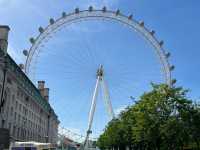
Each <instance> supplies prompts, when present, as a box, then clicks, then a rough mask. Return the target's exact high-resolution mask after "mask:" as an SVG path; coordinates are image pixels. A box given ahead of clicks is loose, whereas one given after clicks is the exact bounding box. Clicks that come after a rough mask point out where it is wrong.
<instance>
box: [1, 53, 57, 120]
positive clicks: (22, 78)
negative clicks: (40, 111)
mask: <svg viewBox="0 0 200 150" xmlns="http://www.w3.org/2000/svg"><path fill="white" fill-rule="evenodd" d="M1 54H3V51H1V50H0V55H1ZM6 62H7V68H8V69H9V70H10V71H12V72H14V73H15V77H16V79H17V82H18V83H19V85H20V86H21V87H22V88H23V89H24V90H25V91H26V92H27V93H28V94H29V95H31V96H32V97H33V100H35V101H36V102H37V103H38V104H40V105H41V106H42V107H43V108H44V109H45V110H46V111H47V112H49V113H51V114H52V115H54V117H55V118H58V117H57V115H56V114H55V112H54V110H53V108H52V107H51V105H50V104H49V103H48V102H47V101H46V100H45V99H44V98H43V97H42V95H41V94H40V92H39V90H38V88H37V87H36V86H35V85H34V84H33V82H32V81H31V80H30V79H29V78H28V77H27V75H26V74H25V73H24V72H23V71H22V70H21V68H20V67H19V66H18V65H17V64H16V62H15V61H14V60H13V59H12V57H11V56H10V55H9V54H7V55H6Z"/></svg>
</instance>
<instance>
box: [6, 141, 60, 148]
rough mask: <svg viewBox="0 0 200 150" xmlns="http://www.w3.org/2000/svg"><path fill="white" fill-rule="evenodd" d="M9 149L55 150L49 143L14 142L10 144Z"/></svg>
mask: <svg viewBox="0 0 200 150" xmlns="http://www.w3.org/2000/svg"><path fill="white" fill-rule="evenodd" d="M9 150H56V148H55V147H54V146H53V145H52V144H51V143H39V142H15V143H12V144H11V146H10V149H9Z"/></svg>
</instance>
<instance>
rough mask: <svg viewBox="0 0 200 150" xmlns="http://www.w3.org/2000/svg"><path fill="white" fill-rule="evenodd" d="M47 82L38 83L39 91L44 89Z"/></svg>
mask: <svg viewBox="0 0 200 150" xmlns="http://www.w3.org/2000/svg"><path fill="white" fill-rule="evenodd" d="M44 85H45V81H38V89H39V90H41V89H44Z"/></svg>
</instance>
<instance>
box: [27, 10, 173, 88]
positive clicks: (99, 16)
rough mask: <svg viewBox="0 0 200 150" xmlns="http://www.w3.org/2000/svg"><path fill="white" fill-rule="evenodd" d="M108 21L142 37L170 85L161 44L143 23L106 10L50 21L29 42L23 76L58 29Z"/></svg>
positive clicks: (168, 64) (86, 12)
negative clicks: (65, 26)
mask: <svg viewBox="0 0 200 150" xmlns="http://www.w3.org/2000/svg"><path fill="white" fill-rule="evenodd" d="M88 19H89V20H92V19H95V20H109V21H117V22H119V23H122V24H124V25H127V26H128V27H130V28H131V29H133V30H134V31H136V32H138V33H139V34H140V35H141V36H142V37H144V38H145V39H146V40H147V41H148V42H149V43H150V44H151V45H152V46H153V47H154V50H155V51H156V54H157V56H158V58H159V61H160V63H161V65H162V71H163V73H164V78H165V82H166V84H168V85H170V86H171V84H172V77H171V70H172V69H171V68H172V66H170V63H169V61H168V58H167V56H166V51H165V50H164V48H163V47H162V43H161V42H159V40H157V38H156V37H155V36H154V35H153V33H152V32H151V31H150V30H148V29H147V28H146V27H145V26H144V22H138V21H136V20H135V19H133V18H132V15H131V16H125V15H123V14H121V13H120V11H119V10H118V11H107V10H103V9H102V10H91V9H88V10H82V11H79V10H78V11H75V12H73V13H69V14H65V15H63V16H62V17H60V18H58V19H57V20H55V21H54V20H53V19H51V20H50V24H49V25H48V26H47V27H46V28H44V29H42V31H40V34H39V35H38V36H37V37H36V38H35V39H33V41H32V42H31V43H32V45H31V47H30V49H29V50H28V54H27V58H26V62H25V68H24V71H25V74H26V75H28V76H29V73H30V65H31V62H32V59H33V57H34V54H35V53H36V52H37V49H38V47H39V46H40V45H41V44H42V43H43V41H44V40H45V39H47V37H48V36H49V35H51V34H52V33H53V32H56V31H57V30H58V29H59V28H60V27H62V26H64V25H68V24H71V23H75V22H80V21H84V20H88Z"/></svg>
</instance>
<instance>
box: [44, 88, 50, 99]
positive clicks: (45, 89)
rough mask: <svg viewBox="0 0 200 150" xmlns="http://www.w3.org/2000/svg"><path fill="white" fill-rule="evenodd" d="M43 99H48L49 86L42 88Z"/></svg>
mask: <svg viewBox="0 0 200 150" xmlns="http://www.w3.org/2000/svg"><path fill="white" fill-rule="evenodd" d="M44 99H46V101H49V88H44Z"/></svg>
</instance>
